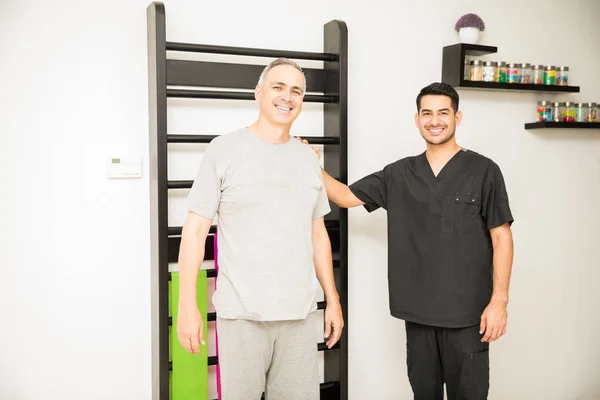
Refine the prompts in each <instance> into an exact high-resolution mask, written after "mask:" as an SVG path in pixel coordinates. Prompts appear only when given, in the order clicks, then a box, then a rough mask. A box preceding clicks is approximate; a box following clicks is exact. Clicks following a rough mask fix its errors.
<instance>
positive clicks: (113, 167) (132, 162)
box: [106, 157, 142, 179]
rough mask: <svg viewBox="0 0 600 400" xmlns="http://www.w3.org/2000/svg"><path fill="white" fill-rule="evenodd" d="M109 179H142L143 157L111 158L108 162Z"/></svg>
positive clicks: (107, 172)
mask: <svg viewBox="0 0 600 400" xmlns="http://www.w3.org/2000/svg"><path fill="white" fill-rule="evenodd" d="M106 174H107V176H108V179H135V178H141V177H142V157H110V158H109V159H108V160H107V162H106Z"/></svg>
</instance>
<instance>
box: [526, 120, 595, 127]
mask: <svg viewBox="0 0 600 400" xmlns="http://www.w3.org/2000/svg"><path fill="white" fill-rule="evenodd" d="M544 128H552V129H600V122H554V121H538V122H528V123H526V124H525V129H544Z"/></svg>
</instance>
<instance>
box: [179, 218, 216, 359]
mask: <svg viewBox="0 0 600 400" xmlns="http://www.w3.org/2000/svg"><path fill="white" fill-rule="evenodd" d="M211 225H212V220H210V219H208V218H204V217H201V216H200V215H198V214H195V213H193V212H188V216H187V218H186V221H185V223H184V224H183V229H182V231H181V245H180V248H179V260H178V262H179V301H178V312H177V338H178V339H179V342H180V343H181V346H182V347H183V348H184V349H186V350H187V351H188V352H190V353H193V354H199V353H200V347H199V344H204V337H203V326H202V317H201V316H200V311H199V310H198V303H197V300H196V283H197V281H198V270H199V269H200V266H201V265H202V261H203V260H204V247H205V244H206V237H207V236H208V232H209V230H210V226H211Z"/></svg>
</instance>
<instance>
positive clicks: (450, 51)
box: [442, 43, 579, 93]
mask: <svg viewBox="0 0 600 400" xmlns="http://www.w3.org/2000/svg"><path fill="white" fill-rule="evenodd" d="M497 52H498V48H497V47H494V46H482V45H477V44H466V43H458V44H454V45H451V46H446V47H444V50H443V55H442V82H444V83H447V84H449V85H452V86H453V87H455V88H462V89H480V90H502V91H510V90H512V91H517V92H545V93H579V86H559V85H534V84H526V83H504V82H502V83H500V82H483V81H470V80H466V79H464V77H465V58H466V57H467V56H482V55H486V54H494V53H497Z"/></svg>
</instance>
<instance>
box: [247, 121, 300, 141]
mask: <svg viewBox="0 0 600 400" xmlns="http://www.w3.org/2000/svg"><path fill="white" fill-rule="evenodd" d="M290 128H291V127H290V126H286V125H275V124H272V123H270V122H268V121H265V120H263V119H260V118H259V119H258V120H257V121H256V122H254V123H253V124H252V125H250V126H249V127H248V129H249V130H250V132H252V133H253V134H255V135H256V136H258V137H259V138H261V139H263V140H264V141H266V142H270V143H286V142H288V141H289V140H290Z"/></svg>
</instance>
